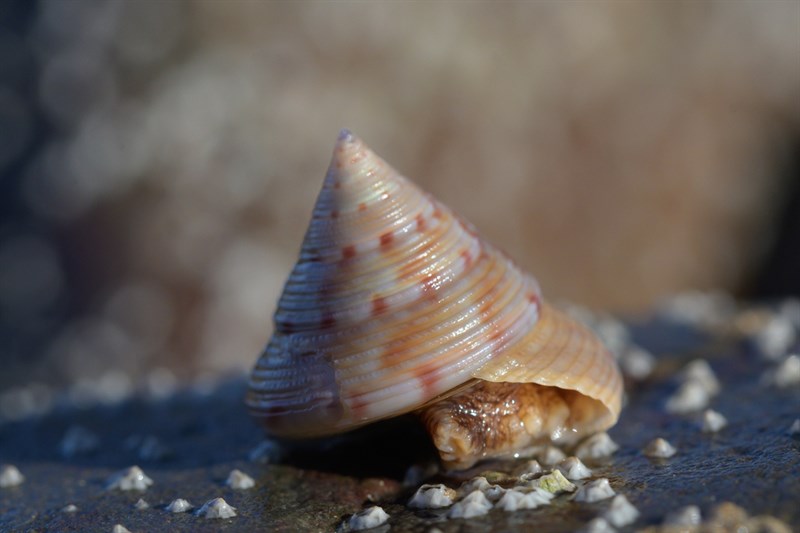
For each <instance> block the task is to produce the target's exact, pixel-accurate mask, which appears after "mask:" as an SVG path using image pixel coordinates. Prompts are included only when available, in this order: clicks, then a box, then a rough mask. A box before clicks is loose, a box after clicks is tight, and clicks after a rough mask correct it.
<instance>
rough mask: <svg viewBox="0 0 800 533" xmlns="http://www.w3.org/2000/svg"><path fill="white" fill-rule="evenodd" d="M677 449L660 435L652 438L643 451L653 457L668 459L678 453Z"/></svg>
mask: <svg viewBox="0 0 800 533" xmlns="http://www.w3.org/2000/svg"><path fill="white" fill-rule="evenodd" d="M677 451H678V450H677V449H675V447H674V446H673V445H672V444H670V443H669V442H667V441H666V440H664V439H662V438H661V437H658V438H656V439H653V440H651V441H650V442H649V443H648V444H647V446H645V447H644V449H643V450H642V453H644V455H646V456H647V457H651V458H653V459H668V458H670V457H672V456H673V455H675V454H676V453H677Z"/></svg>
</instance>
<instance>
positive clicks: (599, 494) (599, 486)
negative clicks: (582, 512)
mask: <svg viewBox="0 0 800 533" xmlns="http://www.w3.org/2000/svg"><path fill="white" fill-rule="evenodd" d="M614 494H616V492H614V489H612V488H611V485H610V484H609V483H608V479H607V478H604V477H601V478H599V479H595V480H594V481H590V482H589V483H587V484H585V485H583V486H582V487H580V488H579V489H578V492H577V494H575V501H576V502H585V503H592V502H599V501H600V500H606V499H608V498H611V497H612V496H614Z"/></svg>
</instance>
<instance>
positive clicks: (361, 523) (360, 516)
mask: <svg viewBox="0 0 800 533" xmlns="http://www.w3.org/2000/svg"><path fill="white" fill-rule="evenodd" d="M388 520H389V515H388V514H387V513H386V511H384V510H383V508H382V507H379V506H377V505H372V506H370V507H367V508H366V509H363V510H361V511H359V512H357V513H355V514H354V515H353V516H351V517H350V519H349V520H348V521H347V528H349V530H350V531H361V530H362V529H372V528H373V527H378V526H382V525H383V524H385V523H386V522H387V521H388Z"/></svg>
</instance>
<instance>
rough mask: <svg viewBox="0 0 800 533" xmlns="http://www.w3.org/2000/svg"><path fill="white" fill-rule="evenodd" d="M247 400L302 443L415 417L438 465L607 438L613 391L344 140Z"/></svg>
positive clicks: (532, 300)
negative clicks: (423, 427) (584, 438)
mask: <svg viewBox="0 0 800 533" xmlns="http://www.w3.org/2000/svg"><path fill="white" fill-rule="evenodd" d="M274 326H275V327H274V332H273V335H272V337H271V339H270V341H269V342H268V344H267V346H266V348H265V350H264V352H263V354H262V355H261V357H260V358H259V360H258V362H257V363H256V366H255V368H254V370H253V372H252V374H251V378H250V385H249V392H248V397H247V404H248V406H249V407H250V410H251V412H252V413H253V415H254V416H255V417H257V418H258V419H259V420H261V421H262V422H263V424H264V425H265V426H266V428H267V431H268V432H269V433H271V434H273V435H276V436H280V437H288V438H307V437H319V436H324V435H331V434H335V433H340V432H344V431H348V430H351V429H354V428H357V427H359V426H362V425H365V424H367V423H370V422H373V421H377V420H381V419H384V418H388V417H392V416H397V415H400V414H403V413H407V412H411V411H416V412H418V413H419V414H420V416H421V418H422V420H423V422H424V423H425V425H426V427H427V428H428V431H429V433H430V434H431V436H432V438H433V441H434V444H435V445H436V447H437V449H438V450H439V454H440V456H441V458H442V461H443V463H444V464H445V466H447V467H449V468H466V467H469V466H471V465H472V464H474V463H475V462H477V461H479V460H481V459H483V458H487V457H495V456H501V455H506V454H509V453H513V452H514V451H515V450H518V449H520V448H523V447H526V446H530V445H532V444H536V443H538V442H540V441H555V442H560V443H565V444H569V443H573V442H575V441H577V440H578V439H580V438H581V437H582V436H585V435H587V434H591V433H594V432H597V431H600V430H603V429H606V428H608V427H610V426H612V425H613V424H614V423H615V422H616V420H617V418H618V416H619V411H620V403H621V394H622V381H621V377H620V373H619V370H618V368H617V365H616V363H615V361H614V359H613V357H612V356H611V355H610V354H609V352H608V351H607V350H606V349H605V347H604V346H603V345H602V343H601V342H600V341H599V340H598V339H597V338H596V337H595V336H594V335H593V334H592V333H591V332H590V331H588V330H587V329H586V328H585V327H583V326H581V325H580V324H578V323H576V322H575V321H573V320H572V319H570V318H569V317H567V316H566V315H564V314H563V313H561V312H559V311H557V310H555V309H554V308H553V307H551V306H550V305H549V304H547V303H546V302H545V301H544V300H543V299H542V296H541V291H540V289H539V285H538V283H537V282H536V280H535V279H534V278H533V277H532V276H530V275H527V274H525V273H523V272H522V271H521V270H520V269H519V268H518V267H517V266H516V265H515V264H514V263H513V261H511V260H510V259H509V258H508V257H506V256H505V255H504V254H503V253H502V252H500V251H499V250H498V249H496V248H495V247H493V246H492V245H491V244H489V243H487V242H486V241H484V240H483V239H481V238H480V237H479V236H478V234H477V232H476V230H475V229H474V228H473V227H472V226H471V225H470V224H469V223H468V222H466V221H464V220H463V219H461V218H460V217H458V216H457V215H456V214H454V213H453V212H452V211H451V210H450V209H449V208H447V207H446V206H444V205H443V204H441V203H439V202H438V201H437V200H435V199H434V198H432V197H431V196H430V195H428V194H426V193H424V192H423V191H422V190H421V189H419V188H418V187H417V186H416V185H414V184H413V183H411V182H410V181H409V180H407V179H406V178H404V177H402V176H401V175H400V174H398V173H397V172H396V171H395V170H394V169H392V168H391V167H390V166H389V165H388V164H386V163H385V162H384V161H383V160H382V159H380V158H379V157H378V156H376V155H375V154H374V153H373V152H372V151H371V150H370V149H369V148H367V146H366V145H365V144H364V143H363V142H362V141H361V140H360V139H358V138H357V137H355V136H354V135H353V134H351V133H350V132H348V131H346V130H344V131H343V132H342V133H341V134H340V136H339V139H338V141H337V144H336V147H335V149H334V155H333V159H332V161H331V164H330V167H329V169H328V172H327V174H326V177H325V181H324V183H323V186H322V190H321V192H320V194H319V197H318V199H317V202H316V205H315V207H314V210H313V214H312V219H311V222H310V224H309V227H308V230H307V232H306V235H305V239H304V241H303V245H302V248H301V251H300V257H299V259H298V262H297V264H296V265H295V267H294V269H293V270H292V273H291V274H290V276H289V279H288V280H287V282H286V285H285V286H284V290H283V294H282V295H281V298H280V300H279V302H278V307H277V310H276V312H275V315H274Z"/></svg>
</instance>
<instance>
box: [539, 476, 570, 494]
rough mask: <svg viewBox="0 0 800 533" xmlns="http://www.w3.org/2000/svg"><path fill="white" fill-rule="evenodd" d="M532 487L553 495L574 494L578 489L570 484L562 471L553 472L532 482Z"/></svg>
mask: <svg viewBox="0 0 800 533" xmlns="http://www.w3.org/2000/svg"><path fill="white" fill-rule="evenodd" d="M531 486H532V487H539V488H540V489H544V490H546V491H547V492H552V493H553V494H558V493H560V492H574V491H575V489H576V487H575V485H574V484H572V483H570V482H569V480H568V479H567V478H565V477H564V474H562V473H561V471H560V470H553V471H552V472H551V473H549V474H547V475H544V476H542V477H540V478H539V479H535V480H533V481H531Z"/></svg>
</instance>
